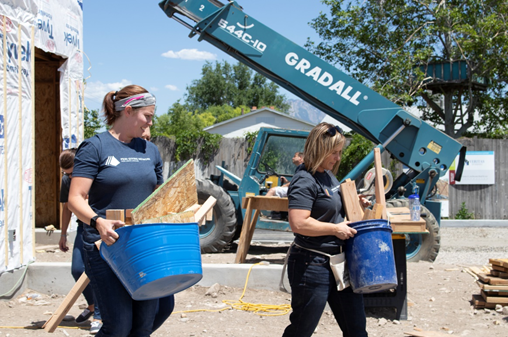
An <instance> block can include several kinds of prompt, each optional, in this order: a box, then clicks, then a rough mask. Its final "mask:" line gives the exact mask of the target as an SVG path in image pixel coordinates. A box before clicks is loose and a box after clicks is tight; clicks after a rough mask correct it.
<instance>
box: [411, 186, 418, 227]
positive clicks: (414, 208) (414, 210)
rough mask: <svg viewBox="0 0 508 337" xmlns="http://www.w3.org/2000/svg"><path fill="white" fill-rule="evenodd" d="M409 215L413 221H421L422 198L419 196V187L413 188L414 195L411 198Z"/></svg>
mask: <svg viewBox="0 0 508 337" xmlns="http://www.w3.org/2000/svg"><path fill="white" fill-rule="evenodd" d="M409 214H410V215H411V221H419V220H420V196H419V195H418V186H417V185H415V186H414V187H413V194H411V195H410V196H409Z"/></svg>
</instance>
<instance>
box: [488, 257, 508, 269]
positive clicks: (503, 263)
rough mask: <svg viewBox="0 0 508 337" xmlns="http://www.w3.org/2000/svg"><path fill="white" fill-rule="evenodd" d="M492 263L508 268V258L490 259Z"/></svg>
mask: <svg viewBox="0 0 508 337" xmlns="http://www.w3.org/2000/svg"><path fill="white" fill-rule="evenodd" d="M489 263H490V264H491V265H493V266H494V265H496V266H500V267H505V268H508V259H489Z"/></svg>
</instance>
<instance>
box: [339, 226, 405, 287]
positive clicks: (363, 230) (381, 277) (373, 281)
mask: <svg viewBox="0 0 508 337" xmlns="http://www.w3.org/2000/svg"><path fill="white" fill-rule="evenodd" d="M349 226H351V227H353V228H354V229H356V230H357V234H355V236H354V237H353V238H351V239H348V240H346V261H347V266H348V270H349V276H350V281H351V286H352V287H353V291H354V292H355V293H358V294H368V293H374V292H379V291H383V290H387V289H392V288H395V287H397V272H396V269H395V259H394V254H393V244H392V228H391V226H390V224H389V223H388V221H387V220H378V219H376V220H366V221H358V222H353V223H350V224H349Z"/></svg>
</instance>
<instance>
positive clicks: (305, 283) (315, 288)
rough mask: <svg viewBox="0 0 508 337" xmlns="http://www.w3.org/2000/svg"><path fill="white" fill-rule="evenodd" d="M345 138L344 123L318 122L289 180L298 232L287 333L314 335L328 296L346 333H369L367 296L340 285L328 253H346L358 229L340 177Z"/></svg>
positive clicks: (353, 336)
mask: <svg viewBox="0 0 508 337" xmlns="http://www.w3.org/2000/svg"><path fill="white" fill-rule="evenodd" d="M344 143H345V137H344V135H343V134H342V130H341V129H340V128H339V127H337V126H334V125H331V124H328V123H320V124H318V125H317V126H316V127H314V128H313V129H312V131H311V132H310V134H309V137H308V138H307V141H306V143H305V150H304V156H305V163H304V164H303V165H300V166H299V167H298V171H297V172H296V174H295V175H294V177H293V179H292V180H291V184H290V185H289V190H288V199H289V224H290V226H291V229H292V230H293V232H294V233H295V242H294V245H292V247H291V250H290V253H289V258H288V277H289V282H290V284H291V307H292V309H293V312H292V313H291V315H290V321H291V324H290V325H289V326H287V327H286V329H285V331H284V335H283V336H284V337H288V336H298V337H303V336H311V335H312V333H313V332H314V330H315V329H316V327H317V325H318V323H319V319H320V318H321V314H322V313H323V310H324V308H325V305H326V303H327V302H328V304H329V305H330V308H331V309H332V312H333V314H334V316H335V319H336V320H337V323H338V324H339V326H340V328H341V330H342V332H343V335H344V336H349V337H364V336H367V331H366V317H365V310H364V305H363V296H362V295H361V294H355V293H353V290H352V289H351V287H348V288H345V289H343V290H341V291H339V290H338V289H337V283H336V281H335V277H334V275H333V272H332V270H331V268H330V264H329V259H330V258H329V256H330V255H336V254H340V253H342V246H343V245H344V241H345V240H347V239H349V238H351V237H353V236H354V235H355V234H356V230H355V229H353V228H351V227H349V226H348V223H349V222H348V221H344V217H345V212H344V208H343V205H342V198H341V196H340V193H339V189H338V186H339V182H338V180H337V179H336V178H335V174H336V173H337V171H338V169H339V165H340V159H341V156H342V148H343V146H344ZM362 201H363V200H362Z"/></svg>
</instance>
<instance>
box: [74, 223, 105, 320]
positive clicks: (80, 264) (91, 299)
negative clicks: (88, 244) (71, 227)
mask: <svg viewBox="0 0 508 337" xmlns="http://www.w3.org/2000/svg"><path fill="white" fill-rule="evenodd" d="M84 271H85V253H84V252H83V224H80V225H78V229H77V231H76V238H75V239H74V247H73V248H72V264H71V274H72V277H74V280H76V281H77V280H79V278H80V277H81V274H83V272H84ZM83 296H85V299H86V303H88V305H91V304H93V305H94V313H93V318H95V319H99V320H100V319H101V312H100V310H99V304H98V303H97V301H96V299H95V296H94V293H93V289H92V285H91V284H88V285H87V286H86V288H85V290H83Z"/></svg>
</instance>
